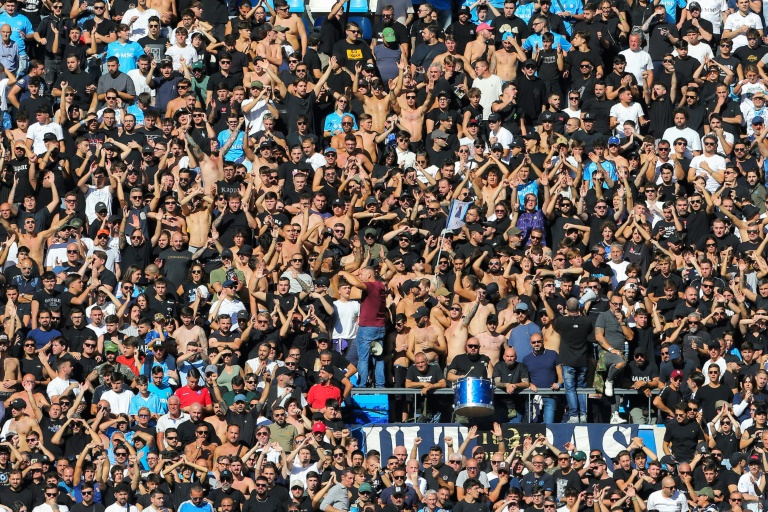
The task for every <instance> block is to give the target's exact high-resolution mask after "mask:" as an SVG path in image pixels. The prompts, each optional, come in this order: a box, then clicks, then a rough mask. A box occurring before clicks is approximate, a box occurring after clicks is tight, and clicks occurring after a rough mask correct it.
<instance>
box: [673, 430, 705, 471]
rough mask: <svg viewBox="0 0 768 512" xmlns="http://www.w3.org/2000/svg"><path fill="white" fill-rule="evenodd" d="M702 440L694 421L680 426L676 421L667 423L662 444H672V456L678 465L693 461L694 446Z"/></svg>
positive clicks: (702, 435)
mask: <svg viewBox="0 0 768 512" xmlns="http://www.w3.org/2000/svg"><path fill="white" fill-rule="evenodd" d="M703 439H704V433H703V432H702V431H701V426H700V425H699V424H698V423H696V422H695V421H689V422H687V423H685V424H680V423H678V422H677V421H674V420H673V421H670V422H669V423H667V430H666V432H665V433H664V442H668V443H672V455H673V456H674V457H675V459H676V460H677V462H678V463H680V462H690V461H691V460H693V456H694V452H695V451H696V445H697V444H698V443H699V441H701V440H703Z"/></svg>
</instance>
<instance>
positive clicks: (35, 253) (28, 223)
mask: <svg viewBox="0 0 768 512" xmlns="http://www.w3.org/2000/svg"><path fill="white" fill-rule="evenodd" d="M74 216H75V214H74V213H70V214H69V215H67V216H66V217H63V218H61V219H60V220H59V221H58V222H55V223H54V224H52V225H51V227H50V228H48V229H46V230H45V231H40V232H39V233H37V234H35V231H36V230H37V225H36V223H35V219H34V218H32V217H27V218H26V219H24V225H23V226H22V229H23V230H25V231H24V232H23V233H19V241H18V242H17V243H18V245H19V247H21V246H22V245H23V246H25V247H29V258H30V259H31V260H32V261H34V262H35V263H36V264H37V268H43V249H44V248H45V247H44V244H45V242H46V241H47V240H48V239H49V238H50V237H51V236H53V234H54V233H56V232H57V231H58V230H59V229H61V227H62V226H64V225H65V224H67V223H68V222H69V221H70V220H72V218H74ZM0 224H2V225H3V226H4V227H5V229H6V230H8V232H11V231H18V227H16V226H11V225H10V224H8V221H6V220H5V219H3V218H2V217H0Z"/></svg>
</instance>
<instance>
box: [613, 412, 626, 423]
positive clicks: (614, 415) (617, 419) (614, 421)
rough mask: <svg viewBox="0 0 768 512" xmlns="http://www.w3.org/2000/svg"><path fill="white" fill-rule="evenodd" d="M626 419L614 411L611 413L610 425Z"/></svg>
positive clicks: (624, 421) (623, 421)
mask: <svg viewBox="0 0 768 512" xmlns="http://www.w3.org/2000/svg"><path fill="white" fill-rule="evenodd" d="M626 422H627V421H626V420H625V419H623V418H622V417H621V416H619V412H618V411H616V412H614V413H613V414H611V425H618V424H619V423H626Z"/></svg>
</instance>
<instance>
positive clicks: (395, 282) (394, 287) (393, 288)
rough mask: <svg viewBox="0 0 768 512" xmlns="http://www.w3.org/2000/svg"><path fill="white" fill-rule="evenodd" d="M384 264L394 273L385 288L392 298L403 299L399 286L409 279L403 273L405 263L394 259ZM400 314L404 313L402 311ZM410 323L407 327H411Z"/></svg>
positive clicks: (405, 291) (406, 293) (396, 258)
mask: <svg viewBox="0 0 768 512" xmlns="http://www.w3.org/2000/svg"><path fill="white" fill-rule="evenodd" d="M386 264H387V266H388V267H389V268H390V269H392V270H394V272H395V274H394V275H393V276H392V277H391V278H390V279H389V283H387V288H389V291H390V292H391V293H392V295H393V296H394V297H403V294H401V293H400V286H401V285H402V284H403V283H405V282H406V281H408V279H409V277H408V274H407V273H406V272H405V262H404V261H403V258H401V257H395V258H393V259H392V261H389V260H386ZM414 286H418V285H414ZM409 290H410V289H409ZM403 293H404V294H405V295H408V290H403ZM401 301H402V299H401ZM398 306H399V303H398ZM414 309H415V308H414ZM402 312H403V313H404V311H402ZM411 323H412V322H411ZM411 323H409V326H412V325H411Z"/></svg>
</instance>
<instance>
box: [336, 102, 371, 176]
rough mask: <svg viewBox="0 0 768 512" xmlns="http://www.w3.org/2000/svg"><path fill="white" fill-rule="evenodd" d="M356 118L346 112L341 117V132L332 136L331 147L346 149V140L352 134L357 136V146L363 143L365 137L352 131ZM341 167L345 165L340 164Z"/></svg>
mask: <svg viewBox="0 0 768 512" xmlns="http://www.w3.org/2000/svg"><path fill="white" fill-rule="evenodd" d="M354 122H355V119H354V118H353V117H352V115H351V114H344V115H343V116H342V117H341V133H337V134H336V135H334V136H333V137H331V147H334V148H336V149H338V150H343V149H344V141H345V140H346V139H347V136H348V135H352V136H353V137H355V146H353V148H354V147H357V145H358V144H360V145H362V143H363V139H362V137H358V136H357V135H355V133H354V132H353V131H352V127H353V125H354ZM340 166H341V167H343V165H341V164H340Z"/></svg>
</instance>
